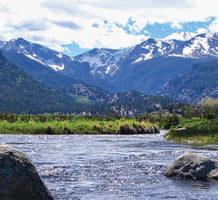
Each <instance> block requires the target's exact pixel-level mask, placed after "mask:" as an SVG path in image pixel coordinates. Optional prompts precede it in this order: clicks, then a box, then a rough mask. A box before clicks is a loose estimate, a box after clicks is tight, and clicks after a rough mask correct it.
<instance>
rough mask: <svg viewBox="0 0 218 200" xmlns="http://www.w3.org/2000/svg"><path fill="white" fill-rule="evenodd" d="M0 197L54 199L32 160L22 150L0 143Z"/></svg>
mask: <svg viewBox="0 0 218 200" xmlns="http://www.w3.org/2000/svg"><path fill="white" fill-rule="evenodd" d="M0 199H1V200H25V199H28V200H54V199H53V197H52V196H51V194H50V193H49V191H48V190H47V188H46V186H45V185H44V184H43V182H42V180H41V178H40V177H39V175H38V173H37V171H36V169H35V167H34V165H33V163H32V161H31V160H30V159H29V158H28V157H27V156H26V155H25V154H24V153H22V152H20V151H17V150H16V149H14V148H12V147H10V146H8V145H6V144H2V143H0Z"/></svg>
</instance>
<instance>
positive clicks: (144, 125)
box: [0, 115, 158, 134]
mask: <svg viewBox="0 0 218 200" xmlns="http://www.w3.org/2000/svg"><path fill="white" fill-rule="evenodd" d="M0 119H1V121H0V133H2V134H3V133H10V134H13V133H14V134H146V133H154V132H158V127H157V126H156V125H155V124H153V123H148V122H144V121H142V122H137V121H136V119H134V118H114V117H111V116H105V117H88V116H86V117H81V116H79V117H76V116H70V115H69V116H61V115H57V116H52V115H48V116H42V115H11V116H2V118H0ZM123 127H126V129H125V128H123ZM124 129H125V131H123V130H124ZM132 130H134V131H132Z"/></svg>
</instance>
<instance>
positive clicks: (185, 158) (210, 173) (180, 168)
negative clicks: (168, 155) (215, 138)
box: [165, 153, 218, 180]
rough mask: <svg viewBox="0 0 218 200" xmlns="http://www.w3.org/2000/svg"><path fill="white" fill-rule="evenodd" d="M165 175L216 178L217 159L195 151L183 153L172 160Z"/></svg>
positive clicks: (183, 177) (217, 177)
mask: <svg viewBox="0 0 218 200" xmlns="http://www.w3.org/2000/svg"><path fill="white" fill-rule="evenodd" d="M165 176H168V177H172V178H177V179H200V180H205V179H217V180H218V161H214V160H211V159H209V158H207V157H205V156H202V155H199V154H196V153H188V154H184V155H182V156H180V157H178V158H177V159H176V160H175V161H174V162H173V164H172V165H171V166H170V167H169V168H168V169H167V171H166V172H165Z"/></svg>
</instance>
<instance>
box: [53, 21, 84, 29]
mask: <svg viewBox="0 0 218 200" xmlns="http://www.w3.org/2000/svg"><path fill="white" fill-rule="evenodd" d="M53 23H54V24H56V25H58V26H61V27H64V28H69V29H74V30H79V29H81V26H79V25H77V24H76V23H74V22H71V21H58V22H53Z"/></svg>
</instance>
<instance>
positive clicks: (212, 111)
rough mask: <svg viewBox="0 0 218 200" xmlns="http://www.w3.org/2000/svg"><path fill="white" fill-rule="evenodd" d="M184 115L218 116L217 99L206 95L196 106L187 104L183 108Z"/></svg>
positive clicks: (212, 117) (208, 117)
mask: <svg viewBox="0 0 218 200" xmlns="http://www.w3.org/2000/svg"><path fill="white" fill-rule="evenodd" d="M185 117H187V118H193V117H200V118H206V119H217V118H218V99H216V98H210V97H206V98H204V99H202V100H201V101H200V102H198V104H197V106H194V105H189V106H186V109H185Z"/></svg>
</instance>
